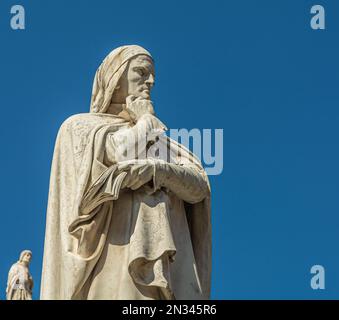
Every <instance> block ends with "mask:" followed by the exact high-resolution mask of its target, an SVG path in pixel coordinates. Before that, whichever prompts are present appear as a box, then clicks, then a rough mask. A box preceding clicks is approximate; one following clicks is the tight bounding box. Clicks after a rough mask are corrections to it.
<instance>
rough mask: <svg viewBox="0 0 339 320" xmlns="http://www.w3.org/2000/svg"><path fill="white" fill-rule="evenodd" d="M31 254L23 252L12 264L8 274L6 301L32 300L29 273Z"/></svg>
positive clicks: (31, 285)
mask: <svg viewBox="0 0 339 320" xmlns="http://www.w3.org/2000/svg"><path fill="white" fill-rule="evenodd" d="M31 259H32V252H31V251H29V250H24V251H22V252H21V254H20V259H19V261H18V262H17V263H15V264H13V265H12V267H11V269H10V270H9V273H8V281H7V289H6V299H7V300H32V289H33V278H32V276H31V274H30V273H29V264H30V262H31Z"/></svg>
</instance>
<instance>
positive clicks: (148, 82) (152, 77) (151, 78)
mask: <svg viewBox="0 0 339 320" xmlns="http://www.w3.org/2000/svg"><path fill="white" fill-rule="evenodd" d="M145 82H146V83H147V85H149V86H150V87H153V85H154V75H153V74H152V73H150V74H149V77H148V79H147V80H146V81H145Z"/></svg>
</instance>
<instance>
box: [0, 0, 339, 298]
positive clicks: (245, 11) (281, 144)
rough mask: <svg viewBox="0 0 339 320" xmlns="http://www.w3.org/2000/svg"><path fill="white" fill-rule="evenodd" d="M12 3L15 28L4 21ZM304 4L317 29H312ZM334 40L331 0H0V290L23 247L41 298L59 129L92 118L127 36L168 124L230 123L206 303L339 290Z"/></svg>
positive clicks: (216, 194)
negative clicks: (21, 24)
mask: <svg viewBox="0 0 339 320" xmlns="http://www.w3.org/2000/svg"><path fill="white" fill-rule="evenodd" d="M13 4H23V5H24V6H25V9H26V30H25V31H13V30H11V29H10V26H9V20H10V13H9V11H10V7H11V5H13ZM314 4H322V5H324V7H325V9H326V30H324V31H314V30H312V29H311V28H310V24H309V22H310V18H311V15H310V13H309V11H310V8H311V6H312V5H314ZM338 34H339V3H338V1H335V0H333V1H319V2H318V1H315V0H314V1H306V0H304V1H302V0H275V1H272V0H265V1H264V0H257V1H252V0H247V1H242V0H237V1H235V0H234V1H227V0H223V1H215V0H211V1H207V2H206V1H197V0H195V1H173V0H171V1H153V0H149V1H146V2H140V1H132V0H130V1H113V0H96V1H80V0H79V1H74V0H73V1H69V0H67V1H66V0H58V1H57V0H53V1H52V0H45V1H28V0H21V1H18V2H16V1H8V0H2V1H1V2H0V41H1V50H0V66H1V68H0V70H1V72H0V88H1V125H0V135H1V141H2V144H1V146H2V147H1V148H2V152H1V155H2V156H1V157H0V168H2V173H1V183H0V188H1V190H0V197H1V220H0V221H1V222H0V252H1V258H0V298H1V299H3V298H4V297H5V284H6V278H7V272H8V269H9V268H10V266H11V264H12V263H14V262H15V261H16V260H17V259H18V255H19V253H20V251H21V250H23V249H25V248H29V249H31V250H32V251H33V254H34V259H33V261H32V265H31V272H32V275H33V277H34V279H35V289H34V298H36V299H37V298H38V297H39V289H40V288H39V287H40V276H41V265H42V254H43V241H44V229H45V213H46V205H47V194H48V184H49V173H50V164H51V158H52V153H53V147H54V141H55V137H56V133H57V130H58V128H59V126H60V124H61V123H62V121H63V120H64V119H66V118H67V117H68V116H70V115H72V114H75V113H81V112H87V111H88V109H89V101H90V94H91V88H92V81H93V77H94V73H95V71H96V68H97V67H98V65H99V63H100V62H101V60H102V59H103V58H104V57H105V56H106V54H108V53H109V52H110V51H111V50H112V49H113V48H115V47H117V46H120V45H122V44H139V45H142V46H144V47H145V48H147V49H149V50H150V51H151V52H152V54H153V56H154V58H155V61H156V74H157V84H156V87H155V89H154V95H153V100H154V103H155V107H156V110H157V113H158V115H159V117H160V118H161V119H162V120H163V121H164V122H165V123H166V124H167V126H168V127H171V128H188V129H192V128H212V129H213V128H223V129H224V171H223V173H222V175H220V176H215V177H211V185H212V192H213V193H212V195H213V207H212V214H213V221H212V222H213V274H212V278H213V279H212V298H215V299H253V298H254V299H280V298H281V299H288V298H290V299H298V298H300V299H306V298H310V299H316V298H319V299H322V298H331V299H332V298H339V249H338V248H339V197H338V195H339V148H338V147H339V125H338V123H339V42H338ZM314 264H321V265H323V266H324V267H325V270H326V289H325V290H323V291H319V290H318V291H314V290H312V289H311V287H310V284H309V282H310V278H311V275H310V268H311V266H312V265H314Z"/></svg>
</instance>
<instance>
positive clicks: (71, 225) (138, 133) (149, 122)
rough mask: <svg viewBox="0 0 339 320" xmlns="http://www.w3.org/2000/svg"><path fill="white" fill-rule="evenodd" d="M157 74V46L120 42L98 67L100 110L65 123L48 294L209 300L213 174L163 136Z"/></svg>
mask: <svg viewBox="0 0 339 320" xmlns="http://www.w3.org/2000/svg"><path fill="white" fill-rule="evenodd" d="M154 78H155V75H154V64H153V59H152V57H151V55H150V53H149V52H148V51H146V50H145V49H143V48H141V47H139V46H124V47H120V48H117V49H115V50H114V51H112V52H111V53H110V54H109V55H108V56H107V57H106V58H105V60H104V61H103V63H102V64H101V65H100V67H99V69H98V70H97V72H96V75H95V79H94V84H93V92H92V100H91V111H90V113H85V114H79V115H74V116H72V117H70V118H69V119H67V120H66V121H65V122H64V123H63V124H62V126H61V128H60V130H59V133H58V137H57V141H56V145H55V150H54V157H53V164H52V169H51V180H50V191H49V201H48V210H47V225H46V238H45V249H44V262H43V273H42V283H41V299H202V298H208V297H209V291H210V270H211V269H210V268H211V227H210V187H209V182H208V178H207V175H206V173H205V171H204V169H203V168H202V166H201V164H200V162H199V160H198V159H197V158H196V157H195V156H194V155H193V154H192V153H191V152H189V151H188V150H187V149H186V148H185V147H183V146H181V145H180V144H178V143H176V142H174V141H172V140H171V139H169V138H167V137H165V136H163V135H162V134H163V132H164V131H165V130H166V129H167V128H166V126H165V125H164V124H163V123H162V121H160V120H159V119H158V118H157V117H156V115H155V112H154V108H153V103H152V101H151V96H150V93H151V89H152V87H153V85H154ZM173 112H177V111H173ZM146 137H147V138H146ZM144 140H145V141H146V143H143V142H144ZM149 142H151V143H150V144H149ZM157 145H158V146H161V148H162V149H164V148H165V149H166V148H167V150H169V155H170V156H169V157H168V154H164V153H163V152H160V153H159V152H158V153H157V150H154V148H157V147H156V146H157ZM136 146H138V148H137V152H136V153H133V152H131V150H135V147H136ZM140 146H143V147H140ZM152 148H153V151H154V152H151V151H152ZM159 148H160V147H159Z"/></svg>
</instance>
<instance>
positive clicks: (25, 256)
mask: <svg viewBox="0 0 339 320" xmlns="http://www.w3.org/2000/svg"><path fill="white" fill-rule="evenodd" d="M31 259H32V251H30V250H24V251H22V252H21V254H20V259H19V262H23V263H25V264H29V263H30V262H31Z"/></svg>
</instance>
